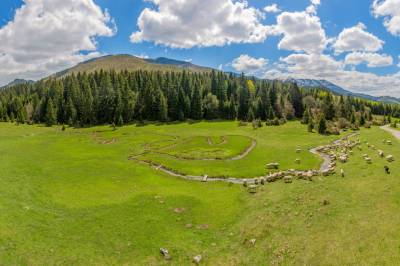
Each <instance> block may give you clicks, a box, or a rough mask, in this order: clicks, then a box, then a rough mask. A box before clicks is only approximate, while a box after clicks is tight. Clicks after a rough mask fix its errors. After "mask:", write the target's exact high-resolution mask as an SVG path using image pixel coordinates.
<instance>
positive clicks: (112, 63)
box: [55, 55, 210, 77]
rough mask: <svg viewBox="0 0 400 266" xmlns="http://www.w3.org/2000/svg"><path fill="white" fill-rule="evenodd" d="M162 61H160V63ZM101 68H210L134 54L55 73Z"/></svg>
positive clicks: (193, 69)
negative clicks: (140, 56) (151, 58)
mask: <svg viewBox="0 0 400 266" xmlns="http://www.w3.org/2000/svg"><path fill="white" fill-rule="evenodd" d="M158 62H160V63H158ZM99 70H116V71H123V70H128V71H137V70H143V71H183V70H187V71H193V72H207V71H210V69H209V68H205V67H200V66H196V65H194V64H190V63H187V62H180V61H174V62H172V63H171V62H170V61H164V60H146V59H142V58H138V57H135V56H132V55H109V56H103V57H99V58H95V59H92V60H89V61H86V62H83V63H80V64H78V65H77V66H75V67H72V68H70V69H67V70H65V71H62V72H59V73H57V74H55V76H56V77H62V76H65V75H69V74H72V73H74V74H77V73H79V72H87V73H92V72H95V71H99Z"/></svg>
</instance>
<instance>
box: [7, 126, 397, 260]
mask: <svg viewBox="0 0 400 266" xmlns="http://www.w3.org/2000/svg"><path fill="white" fill-rule="evenodd" d="M94 130H97V131H104V132H99V133H97V134H96V135H93V134H92V132H93V131H94ZM227 132H228V133H229V134H235V135H240V134H242V135H248V136H252V137H254V138H256V139H257V140H258V141H259V142H260V143H261V142H263V140H264V141H265V144H263V145H264V146H262V147H261V146H257V149H259V151H257V149H256V150H254V151H253V152H252V153H255V154H256V155H257V154H259V153H260V155H257V156H255V157H252V158H253V160H254V161H255V162H261V163H264V162H265V160H267V159H269V158H270V156H274V157H275V156H281V157H279V158H281V159H280V161H281V162H282V165H284V166H291V165H292V163H293V160H292V159H293V158H294V157H295V156H299V155H297V154H295V153H294V150H295V149H296V148H297V146H298V144H299V142H300V143H301V147H303V148H307V147H309V146H312V145H315V144H319V143H322V142H329V141H330V140H331V139H330V138H325V137H321V136H318V135H315V134H308V133H306V130H305V128H304V127H302V126H299V125H298V124H295V123H290V124H288V125H286V126H284V127H279V128H263V129H262V130H258V131H253V130H252V129H250V128H239V127H237V126H236V123H200V124H195V125H190V126H188V125H185V124H178V125H170V126H145V127H134V126H130V127H124V128H122V129H119V130H117V131H116V132H111V131H109V128H106V127H98V128H95V129H93V128H92V129H84V130H67V131H66V132H61V131H59V130H58V129H56V128H52V129H49V128H43V127H32V126H19V127H15V126H13V125H10V124H0V154H1V162H2V167H1V168H0V228H1V230H0V262H1V263H0V264H5V265H9V264H29V265H43V264H46V265H48V264H64V265H71V264H80V265H87V264H97V265H109V264H147V265H158V264H163V263H164V261H163V260H162V259H161V258H160V256H159V254H158V249H159V248H160V247H167V248H168V249H169V250H170V252H171V253H172V256H173V260H172V264H176V265H182V264H185V265H187V264H188V261H190V260H191V257H192V256H194V255H196V254H203V256H204V263H205V264H209V265H227V264H231V265H237V264H242V265H243V264H244V265H254V264H258V265H260V264H265V263H267V264H269V263H271V264H273V263H276V264H277V263H280V262H282V263H284V264H300V265H303V264H308V265H310V264H313V265H315V264H319V265H332V264H335V265H337V264H377V263H379V264H385V263H386V264H394V263H395V262H396V261H398V260H399V259H400V258H399V245H400V231H399V230H398V224H399V222H400V202H399V196H398V195H399V192H400V185H399V183H398V178H399V174H398V173H399V171H400V167H399V165H398V164H397V163H394V164H393V166H392V171H393V174H392V175H390V176H387V175H385V174H384V173H383V165H384V164H385V162H384V161H383V160H382V159H379V158H378V157H377V155H376V151H373V152H372V151H367V148H366V146H365V145H364V148H363V151H360V152H356V153H355V155H354V156H352V157H351V158H350V162H349V163H348V164H346V165H344V166H343V168H344V169H345V172H346V177H345V178H344V179H342V178H340V177H338V176H333V177H329V178H319V179H317V180H315V182H311V183H310V182H304V181H296V182H294V183H293V184H291V185H285V184H283V183H275V184H271V185H267V186H265V187H263V188H262V191H260V192H259V193H257V194H256V195H250V194H248V193H246V192H245V191H244V190H243V188H242V187H240V186H234V185H233V186H231V185H228V184H223V183H217V184H214V183H213V184H212V183H196V182H188V181H184V180H179V179H175V178H171V177H169V176H166V175H163V174H162V173H158V172H156V171H154V170H152V169H150V168H149V167H147V166H145V165H138V164H135V163H133V162H130V161H128V160H127V156H128V154H131V153H136V152H140V151H142V150H143V149H144V144H145V143H149V142H154V141H155V140H161V143H163V142H164V140H165V139H170V138H171V136H175V135H179V136H181V137H187V136H196V135H200V136H208V135H211V136H221V135H227ZM279 136H281V137H282V141H281V142H280V144H279V145H280V148H279V147H276V146H278V143H277V142H278V139H279ZM110 138H115V139H116V142H115V143H114V144H109V145H104V144H100V143H102V142H103V140H107V139H110ZM361 138H362V139H365V140H368V141H369V142H370V143H372V144H375V145H376V146H377V147H378V148H382V149H383V150H384V151H386V152H387V153H389V152H390V153H392V154H394V155H395V157H396V158H400V152H399V146H400V144H399V142H398V141H396V140H394V139H393V138H392V136H390V135H389V134H387V133H386V132H383V131H381V130H379V129H378V128H374V129H372V130H363V131H362V135H361ZM383 138H386V139H392V140H393V142H394V145H393V146H386V145H383V144H382V141H381V140H382V139H383ZM291 139H295V140H292V141H291ZM268 145H271V146H270V147H269V148H268ZM279 151H281V152H282V151H283V152H285V153H286V156H284V155H277V154H276V153H278V152H279ZM252 153H251V154H250V155H249V156H254V155H253V154H252ZM261 153H263V155H261ZM292 153H293V155H292ZM363 153H369V154H370V155H371V156H372V158H373V160H374V163H373V164H372V165H366V164H365V163H364V161H363V160H362V159H361V154H363ZM303 156H304V157H307V156H308V154H306V153H305V152H304V153H302V154H301V157H303ZM264 157H267V159H266V158H264ZM292 157H293V158H292ZM285 161H287V162H285ZM306 161H307V160H306ZM309 161H310V162H309V163H310V164H318V159H317V158H315V157H313V156H311V155H310V158H309ZM236 163H239V164H241V163H242V162H236ZM226 167H227V168H230V167H231V165H227V166H226ZM339 167H341V166H339ZM253 168H255V170H253V171H254V172H251V170H247V169H253ZM240 169H242V170H243V171H247V172H248V173H258V171H260V170H259V169H258V166H257V165H256V163H253V164H250V165H247V167H246V165H245V164H244V165H243V166H240V167H232V169H230V171H232V172H236V173H240ZM196 171H197V170H196ZM325 199H327V200H329V202H330V204H329V205H326V206H322V205H321V203H320V202H321V201H323V200H325ZM175 208H185V209H186V211H185V212H183V213H180V214H178V213H175V212H174V209H175ZM188 223H191V224H193V225H194V227H193V228H191V229H188V228H186V227H185V225H186V224H188ZM203 224H207V225H208V226H209V228H208V229H197V228H196V227H197V226H198V225H203ZM251 238H256V239H257V242H256V245H255V247H250V246H248V245H247V244H244V243H245V242H246V239H247V240H248V239H251ZM212 243H215V245H213V244H212Z"/></svg>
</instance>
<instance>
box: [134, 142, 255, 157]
mask: <svg viewBox="0 0 400 266" xmlns="http://www.w3.org/2000/svg"><path fill="white" fill-rule="evenodd" d="M224 141H226V140H224ZM251 141H252V142H251V145H250V146H248V147H247V148H246V150H244V151H243V152H242V153H240V154H239V155H236V156H234V157H227V158H189V157H183V156H179V155H173V154H169V153H166V152H160V151H150V153H154V154H160V155H162V156H166V157H170V158H174V159H177V160H184V161H237V160H241V159H243V158H244V157H246V156H247V155H248V154H249V153H250V152H251V151H252V150H254V148H255V147H256V146H257V141H256V140H255V139H251ZM217 145H221V144H217ZM160 150H162V149H160ZM139 156H140V155H137V156H135V157H139Z"/></svg>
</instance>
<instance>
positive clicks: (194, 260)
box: [193, 255, 202, 265]
mask: <svg viewBox="0 0 400 266" xmlns="http://www.w3.org/2000/svg"><path fill="white" fill-rule="evenodd" d="M201 259H202V257H201V255H197V256H194V257H193V262H194V263H195V264H197V265H199V264H200V262H201Z"/></svg>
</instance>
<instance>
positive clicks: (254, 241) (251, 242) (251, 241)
mask: <svg viewBox="0 0 400 266" xmlns="http://www.w3.org/2000/svg"><path fill="white" fill-rule="evenodd" d="M256 241H257V239H255V238H252V239H250V240H249V243H250V245H251V246H255V245H256Z"/></svg>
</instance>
